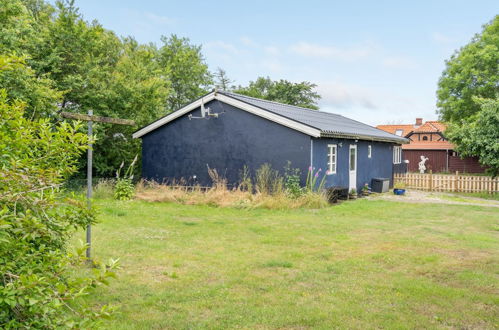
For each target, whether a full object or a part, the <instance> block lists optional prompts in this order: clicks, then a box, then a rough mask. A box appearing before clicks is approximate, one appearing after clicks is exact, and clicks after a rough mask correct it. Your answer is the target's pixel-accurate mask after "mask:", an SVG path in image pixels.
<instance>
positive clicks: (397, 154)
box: [393, 146, 402, 164]
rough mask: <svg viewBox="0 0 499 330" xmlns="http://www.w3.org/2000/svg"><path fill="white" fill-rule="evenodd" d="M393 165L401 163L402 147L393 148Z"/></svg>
mask: <svg viewBox="0 0 499 330" xmlns="http://www.w3.org/2000/svg"><path fill="white" fill-rule="evenodd" d="M393 163H394V164H400V163H402V147H400V146H394V147H393Z"/></svg>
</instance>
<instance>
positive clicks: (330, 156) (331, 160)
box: [327, 144, 338, 174]
mask: <svg viewBox="0 0 499 330" xmlns="http://www.w3.org/2000/svg"><path fill="white" fill-rule="evenodd" d="M327 150H328V153H327V168H328V171H329V172H328V173H329V174H335V173H336V157H337V150H338V148H337V147H336V144H329V145H328V146H327Z"/></svg>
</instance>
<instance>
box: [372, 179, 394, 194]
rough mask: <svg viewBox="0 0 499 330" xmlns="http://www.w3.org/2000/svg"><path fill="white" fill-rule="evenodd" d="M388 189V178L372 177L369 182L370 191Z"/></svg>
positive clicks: (379, 191)
mask: <svg viewBox="0 0 499 330" xmlns="http://www.w3.org/2000/svg"><path fill="white" fill-rule="evenodd" d="M389 189H390V179H388V178H374V179H373V180H372V183H371V191H372V192H377V193H384V192H388V190H389Z"/></svg>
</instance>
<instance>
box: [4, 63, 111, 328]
mask: <svg viewBox="0 0 499 330" xmlns="http://www.w3.org/2000/svg"><path fill="white" fill-rule="evenodd" d="M2 60H4V58H2V56H0V71H1V70H2V69H5V67H4V66H2ZM24 107H25V106H24V104H22V103H19V102H13V103H8V102H7V95H6V92H5V90H0V328H2V329H19V328H23V329H25V328H36V329H41V328H43V329H54V328H90V327H92V323H93V322H94V321H95V320H96V319H97V318H99V317H103V316H107V315H109V308H108V307H106V306H104V307H102V308H101V309H100V310H98V311H96V310H93V309H92V310H89V309H87V308H86V307H85V306H83V305H81V304H79V303H78V301H79V300H78V298H79V297H81V296H82V295H85V294H87V292H88V291H89V290H90V289H91V288H93V287H95V286H97V285H99V284H102V283H107V280H108V278H109V277H112V276H114V274H113V272H112V269H113V268H114V267H116V264H115V262H111V263H110V265H108V267H106V266H104V265H96V266H97V267H96V268H95V269H94V270H93V272H91V273H89V275H85V276H83V277H76V275H75V273H76V272H75V271H74V267H76V266H77V265H78V264H79V262H81V261H83V260H85V258H84V257H83V252H84V251H85V248H86V247H83V248H82V249H80V250H79V252H78V253H76V254H69V253H68V252H67V251H66V249H67V242H68V239H69V238H70V236H71V235H72V233H73V232H74V231H75V230H76V229H78V228H84V227H86V226H87V225H88V224H90V223H93V222H94V221H95V216H94V212H93V211H92V210H88V209H87V207H86V205H85V203H84V201H81V200H79V199H78V198H76V197H75V196H74V195H73V196H69V197H68V196H67V195H68V194H67V193H66V194H61V193H60V187H61V185H62V182H63V180H64V179H65V178H67V177H68V176H69V175H71V174H72V173H74V172H75V171H76V160H77V159H78V157H79V156H80V154H81V153H82V152H83V151H84V150H85V149H86V145H87V143H88V139H87V136H86V135H85V134H82V133H78V131H80V129H81V128H82V127H81V125H80V124H75V125H70V124H68V123H66V122H62V123H60V124H58V125H57V126H54V125H53V124H52V123H51V122H50V120H48V119H40V120H30V119H26V118H25V116H24V115H25V112H24Z"/></svg>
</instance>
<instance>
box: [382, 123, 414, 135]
mask: <svg viewBox="0 0 499 330" xmlns="http://www.w3.org/2000/svg"><path fill="white" fill-rule="evenodd" d="M376 128H378V129H380V130H383V131H385V132H388V133H391V134H395V132H396V131H397V130H402V136H406V135H407V134H409V133H410V132H412V131H413V130H414V125H378V126H376Z"/></svg>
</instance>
